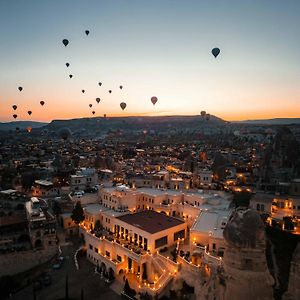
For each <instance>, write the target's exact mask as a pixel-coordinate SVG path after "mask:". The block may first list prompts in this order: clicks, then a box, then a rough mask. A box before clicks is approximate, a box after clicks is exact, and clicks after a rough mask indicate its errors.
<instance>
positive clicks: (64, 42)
mask: <svg viewBox="0 0 300 300" xmlns="http://www.w3.org/2000/svg"><path fill="white" fill-rule="evenodd" d="M62 42H63V44H64V45H65V47H67V46H68V44H69V41H68V40H67V39H63V41H62Z"/></svg>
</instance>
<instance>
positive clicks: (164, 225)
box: [117, 210, 184, 234]
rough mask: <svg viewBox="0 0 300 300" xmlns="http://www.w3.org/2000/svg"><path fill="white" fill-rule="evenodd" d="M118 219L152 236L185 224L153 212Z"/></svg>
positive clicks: (148, 211) (147, 211) (128, 215)
mask: <svg viewBox="0 0 300 300" xmlns="http://www.w3.org/2000/svg"><path fill="white" fill-rule="evenodd" d="M117 219H119V220H121V221H123V222H125V223H127V224H130V225H133V226H135V227H138V228H140V229H141V230H144V231H146V232H149V233H151V234H154V233H157V232H160V231H163V230H166V229H169V228H172V227H175V226H178V225H181V224H184V222H183V221H181V220H178V219H175V218H172V217H168V216H166V215H164V214H161V213H158V212H155V211H153V210H144V211H141V212H137V213H133V214H127V215H123V216H120V217H117Z"/></svg>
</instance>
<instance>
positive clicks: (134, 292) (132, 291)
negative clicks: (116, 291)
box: [123, 278, 136, 297]
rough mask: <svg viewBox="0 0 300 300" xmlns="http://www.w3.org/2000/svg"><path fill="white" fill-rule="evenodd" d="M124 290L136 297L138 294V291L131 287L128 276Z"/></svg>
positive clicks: (130, 295)
mask: <svg viewBox="0 0 300 300" xmlns="http://www.w3.org/2000/svg"><path fill="white" fill-rule="evenodd" d="M123 291H124V293H125V294H126V295H128V296H129V297H134V296H135V295H136V291H135V290H134V289H132V288H131V287H130V285H129V282H128V279H127V278H126V281H125V285H124V290H123Z"/></svg>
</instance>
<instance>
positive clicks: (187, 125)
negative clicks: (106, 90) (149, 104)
mask: <svg viewBox="0 0 300 300" xmlns="http://www.w3.org/2000/svg"><path fill="white" fill-rule="evenodd" d="M225 123H226V122H225V121H223V120H222V119H220V118H217V117H215V116H212V115H211V116H210V119H209V120H206V119H205V118H203V117H201V116H200V115H197V116H162V117H156V116H151V117H149V116H147V117H146V116H141V117H111V118H110V117H108V118H103V117H94V118H81V119H71V120H53V121H52V122H51V123H49V124H48V125H47V126H46V127H45V128H46V129H47V130H49V131H57V130H59V129H61V128H63V127H67V128H69V129H70V130H71V131H72V132H73V133H74V132H83V131H94V130H96V131H99V130H123V131H127V130H128V131H135V130H145V129H149V130H158V131H164V130H169V129H175V130H185V129H199V128H201V127H208V126H209V127H214V126H218V125H224V124H225Z"/></svg>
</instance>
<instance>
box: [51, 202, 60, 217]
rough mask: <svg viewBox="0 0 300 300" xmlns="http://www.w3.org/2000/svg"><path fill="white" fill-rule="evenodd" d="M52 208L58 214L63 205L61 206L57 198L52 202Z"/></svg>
mask: <svg viewBox="0 0 300 300" xmlns="http://www.w3.org/2000/svg"><path fill="white" fill-rule="evenodd" d="M52 210H53V213H54V214H55V215H56V216H58V215H59V214H60V213H61V207H60V205H59V203H58V202H57V201H55V200H54V201H53V203H52Z"/></svg>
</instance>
